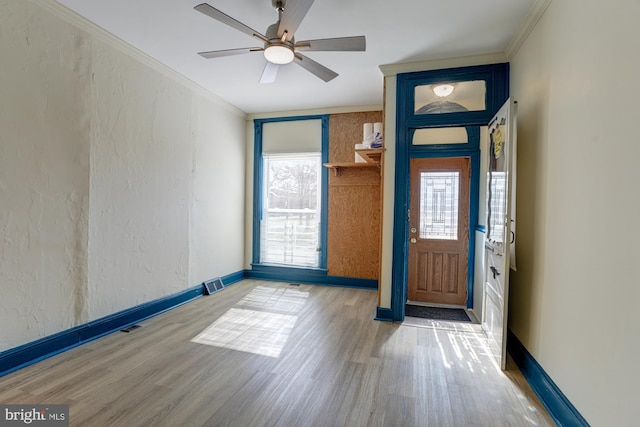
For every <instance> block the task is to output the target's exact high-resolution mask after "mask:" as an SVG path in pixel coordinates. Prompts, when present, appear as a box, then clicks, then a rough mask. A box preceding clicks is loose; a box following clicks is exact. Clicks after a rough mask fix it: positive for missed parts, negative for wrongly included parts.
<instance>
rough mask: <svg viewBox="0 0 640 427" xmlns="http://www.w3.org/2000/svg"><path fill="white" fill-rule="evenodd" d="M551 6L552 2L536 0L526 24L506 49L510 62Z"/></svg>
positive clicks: (549, 0) (525, 21)
mask: <svg viewBox="0 0 640 427" xmlns="http://www.w3.org/2000/svg"><path fill="white" fill-rule="evenodd" d="M550 4H551V0H536V2H535V3H534V4H533V6H531V9H529V13H527V17H526V18H525V20H524V23H523V24H522V26H521V27H520V31H518V32H517V33H516V35H515V36H514V37H513V39H511V41H510V42H509V44H508V45H507V48H506V49H505V55H506V57H507V58H508V59H509V60H511V59H512V58H513V57H514V56H515V55H516V54H517V53H518V51H519V50H520V47H522V45H523V44H524V42H525V40H527V37H529V34H530V33H531V31H533V29H534V28H535V26H536V24H537V23H538V21H539V20H540V18H542V15H543V14H544V11H545V10H547V7H548V6H549V5H550Z"/></svg>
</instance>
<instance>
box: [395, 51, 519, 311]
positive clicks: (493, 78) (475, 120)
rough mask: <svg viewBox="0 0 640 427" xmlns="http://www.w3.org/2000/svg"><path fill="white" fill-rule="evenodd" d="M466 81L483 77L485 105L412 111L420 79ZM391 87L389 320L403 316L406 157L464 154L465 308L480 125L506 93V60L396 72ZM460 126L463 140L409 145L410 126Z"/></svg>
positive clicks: (475, 211)
mask: <svg viewBox="0 0 640 427" xmlns="http://www.w3.org/2000/svg"><path fill="white" fill-rule="evenodd" d="M468 80H485V82H486V88H487V92H486V94H487V95H486V96H487V98H486V106H487V108H486V110H485V111H470V112H459V113H448V114H418V115H417V114H414V106H415V100H414V99H415V87H416V86H420V85H425V84H433V83H445V82H456V81H468ZM396 90H397V92H396V106H397V109H396V164H395V185H394V189H395V201H394V223H393V251H392V258H393V263H392V269H391V313H392V320H394V321H402V320H404V306H405V303H406V301H407V283H408V277H409V276H408V254H409V247H408V236H409V224H408V221H407V213H408V211H409V196H410V195H409V191H410V188H409V179H410V177H409V161H410V159H411V158H420V157H422V158H428V157H469V158H470V159H471V183H470V185H471V187H470V205H469V269H468V273H467V304H466V305H467V307H468V308H470V307H472V306H473V278H474V274H473V273H474V259H475V232H474V230H475V229H476V227H477V226H478V209H479V200H478V198H479V194H480V193H479V191H480V137H479V135H480V126H487V125H488V123H489V121H490V120H491V118H492V117H493V116H494V115H495V113H496V112H497V111H498V109H499V108H500V106H501V105H502V104H503V103H504V102H505V101H506V100H507V98H508V97H509V64H508V63H503V64H493V65H481V66H473V67H462V68H453V69H445V70H436V71H424V72H416V73H406V74H398V76H397V89H396ZM454 126H456V127H465V128H466V129H467V134H468V142H467V143H466V144H442V145H434V146H429V145H426V146H424V145H422V146H414V145H412V139H413V133H414V132H415V130H416V129H423V128H436V127H454Z"/></svg>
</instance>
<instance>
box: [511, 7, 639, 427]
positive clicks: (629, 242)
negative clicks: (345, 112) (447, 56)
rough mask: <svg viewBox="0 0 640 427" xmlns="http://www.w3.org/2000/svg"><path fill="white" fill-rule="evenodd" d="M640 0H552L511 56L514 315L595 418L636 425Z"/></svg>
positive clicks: (528, 341) (520, 330)
mask: <svg viewBox="0 0 640 427" xmlns="http://www.w3.org/2000/svg"><path fill="white" fill-rule="evenodd" d="M639 20H640V2H638V1H637V0H613V1H609V2H602V1H595V0H590V1H579V0H563V1H553V2H552V3H551V5H550V6H549V7H548V8H547V10H546V12H545V14H544V15H543V17H542V19H541V20H540V21H539V22H538V24H537V26H536V27H535V28H534V30H533V32H532V33H531V34H530V35H529V37H528V38H527V40H526V41H525V43H524V44H523V45H522V46H521V48H520V49H519V51H518V52H517V53H516V54H515V56H514V57H513V59H512V61H511V84H512V86H511V96H512V97H513V98H514V99H516V100H518V105H519V108H518V118H519V122H518V135H519V136H518V196H517V203H518V208H517V210H518V229H517V233H518V243H517V251H518V271H517V272H516V273H514V274H513V275H512V281H511V299H510V301H511V307H510V322H509V324H510V328H511V329H512V330H513V331H514V333H515V334H516V335H517V336H518V338H519V339H520V341H521V342H522V343H523V344H524V345H525V347H526V348H527V349H528V350H529V351H530V352H531V354H532V355H533V356H534V358H535V359H536V360H537V361H538V362H539V363H540V364H541V365H542V367H543V368H544V369H545V371H546V372H547V373H548V374H549V375H550V376H551V378H552V379H553V380H554V381H555V382H556V384H557V385H558V386H559V387H560V389H561V390H562V391H563V393H564V394H565V395H566V396H567V397H568V398H569V400H570V401H571V402H572V403H573V404H574V405H575V406H576V407H577V409H578V410H579V411H580V413H581V414H582V415H583V416H584V417H585V418H586V419H587V421H588V422H589V423H590V424H591V425H593V426H614V425H615V426H631V425H637V401H638V391H637V384H638V383H639V382H640V374H638V370H637V369H635V366H636V365H637V359H638V356H637V355H638V353H639V352H640V330H639V329H638V328H637V312H638V310H639V309H640V302H639V301H640V271H639V270H638V267H637V265H638V260H639V259H640V246H638V241H640V231H639V229H638V227H637V226H636V222H637V221H638V218H640V191H639V189H638V183H639V182H640V169H639V168H638V166H637V164H638V158H640V143H639V142H638V117H639V116H638V111H639V109H638V99H639V98H640V79H638V76H640V57H638V55H637V54H635V53H636V52H637V51H638V48H639V47H640V45H639V44H638V40H640V27H638V25H637V23H638V21H639Z"/></svg>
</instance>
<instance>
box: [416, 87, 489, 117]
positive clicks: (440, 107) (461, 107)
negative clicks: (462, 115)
mask: <svg viewBox="0 0 640 427" xmlns="http://www.w3.org/2000/svg"><path fill="white" fill-rule="evenodd" d="M445 86H448V89H449V90H450V92H448V91H447V92H440V89H441V88H443V87H445ZM486 92H487V89H486V82H485V81H484V80H472V81H468V82H452V83H434V84H430V85H420V86H416V87H415V90H414V95H415V98H414V99H415V105H414V114H443V113H457V112H464V111H484V110H485V109H486V108H487V107H486V98H487V94H486Z"/></svg>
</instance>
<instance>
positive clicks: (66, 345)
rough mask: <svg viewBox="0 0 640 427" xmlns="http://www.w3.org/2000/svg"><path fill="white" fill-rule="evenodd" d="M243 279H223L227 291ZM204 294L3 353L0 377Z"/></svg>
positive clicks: (191, 293) (237, 275) (151, 305)
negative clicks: (227, 288)
mask: <svg viewBox="0 0 640 427" xmlns="http://www.w3.org/2000/svg"><path fill="white" fill-rule="evenodd" d="M244 278H245V271H244V270H240V271H237V272H234V273H231V274H227V275H226V276H223V277H222V281H223V283H224V285H225V287H226V286H229V285H232V284H234V283H236V282H238V281H240V280H242V279H244ZM203 294H204V287H203V286H202V285H198V286H194V287H192V288H189V289H185V290H183V291H180V292H178V293H175V294H172V295H167V296H165V297H162V298H159V299H156V300H153V301H149V302H146V303H143V304H140V305H137V306H135V307H131V308H128V309H126V310H122V311H119V312H117V313H113V314H110V315H108V316H105V317H102V318H100V319H97V320H94V321H91V322H88V323H85V324H83V325H79V326H76V327H74V328H71V329H67V330H65V331H62V332H58V333H56V334H53V335H49V336H47V337H44V338H40V339H39V340H36V341H32V342H30V343H27V344H23V345H21V346H18V347H15V348H12V349H9V350H6V351H3V352H0V377H1V376H3V375H6V374H9V373H11V372H14V371H17V370H18V369H21V368H24V367H25V366H29V365H32V364H34V363H36V362H39V361H41V360H44V359H46V358H49V357H51V356H55V355H56V354H59V353H62V352H64V351H66V350H70V349H72V348H74V347H77V346H79V345H82V344H84V343H87V342H89V341H93V340H95V339H97V338H100V337H102V336H105V335H108V334H110V333H112V332H116V331H119V330H120V329H122V328H125V327H127V326H130V325H133V324H134V323H138V322H141V321H143V320H145V319H149V318H151V317H154V316H157V315H158V314H161V313H164V312H165V311H169V310H171V309H173V308H175V307H178V306H180V305H182V304H186V303H187V302H189V301H192V300H194V299H196V298H199V297H200V296H202V295H203Z"/></svg>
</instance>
